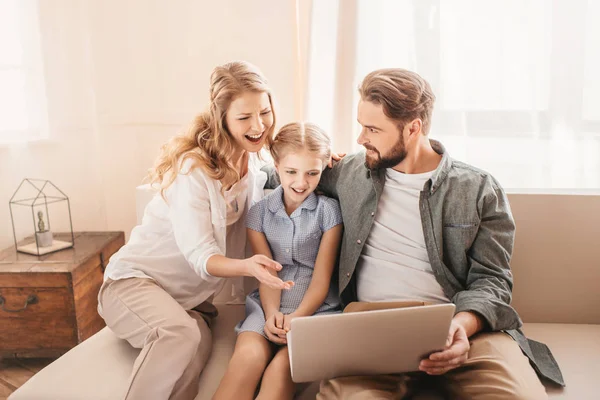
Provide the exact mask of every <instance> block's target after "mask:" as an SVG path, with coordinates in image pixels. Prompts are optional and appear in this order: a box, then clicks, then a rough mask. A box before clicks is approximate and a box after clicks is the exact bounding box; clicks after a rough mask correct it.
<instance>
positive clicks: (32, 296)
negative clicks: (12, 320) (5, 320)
mask: <svg viewBox="0 0 600 400" xmlns="http://www.w3.org/2000/svg"><path fill="white" fill-rule="evenodd" d="M38 301H39V300H38V297H37V296H36V295H35V294H30V295H29V296H27V300H25V305H24V306H23V307H21V308H17V309H14V310H10V309H8V308H6V300H4V297H2V296H0V306H2V310H3V311H6V312H12V313H16V312H20V311H23V310H25V309H26V308H27V306H28V305H30V304H37V303H38Z"/></svg>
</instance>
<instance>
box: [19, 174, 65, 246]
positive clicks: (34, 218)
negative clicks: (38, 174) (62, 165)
mask: <svg viewBox="0 0 600 400" xmlns="http://www.w3.org/2000/svg"><path fill="white" fill-rule="evenodd" d="M9 207H10V219H11V222H12V228H13V236H14V240H15V248H16V250H17V251H19V252H21V253H27V254H33V255H36V256H42V255H45V254H49V253H53V252H55V251H59V250H63V249H68V248H71V247H73V245H74V244H75V236H74V234H73V222H72V219H71V204H70V202H69V198H68V197H67V195H65V194H64V193H63V191H62V190H60V189H59V188H58V187H56V185H54V184H53V183H52V182H50V181H48V180H43V179H23V181H22V182H21V184H20V185H19V187H18V188H17V190H16V191H15V193H14V194H13V196H12V198H11V199H10V202H9Z"/></svg>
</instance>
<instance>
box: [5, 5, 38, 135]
mask: <svg viewBox="0 0 600 400" xmlns="http://www.w3.org/2000/svg"><path fill="white" fill-rule="evenodd" d="M46 135H47V115H46V95H45V87H44V79H43V65H42V57H41V49H40V34H39V22H38V9H37V2H36V1H30V0H26V1H21V0H2V1H0V143H11V142H21V141H27V140H32V139H38V138H43V137H45V136H46Z"/></svg>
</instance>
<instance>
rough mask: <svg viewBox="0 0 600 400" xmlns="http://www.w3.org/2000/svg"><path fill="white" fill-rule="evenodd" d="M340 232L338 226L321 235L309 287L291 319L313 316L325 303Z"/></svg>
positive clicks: (340, 238)
mask: <svg viewBox="0 0 600 400" xmlns="http://www.w3.org/2000/svg"><path fill="white" fill-rule="evenodd" d="M342 230H343V225H342V224H338V225H336V226H334V227H333V228H331V229H329V230H328V231H326V232H325V233H323V237H322V238H321V244H320V245H319V252H318V254H317V260H316V261H315V270H314V272H313V276H312V279H311V281H310V285H309V286H308V290H307V291H306V293H305V294H304V298H303V299H302V302H301V303H300V306H298V308H297V309H296V311H294V312H293V313H292V314H291V315H292V316H293V317H304V316H309V315H313V314H314V313H315V311H317V309H318V308H319V307H320V306H321V304H323V301H325V298H326V297H327V293H329V286H330V283H331V274H332V273H333V269H334V268H335V262H336V259H337V256H338V251H339V247H340V242H341V240H342Z"/></svg>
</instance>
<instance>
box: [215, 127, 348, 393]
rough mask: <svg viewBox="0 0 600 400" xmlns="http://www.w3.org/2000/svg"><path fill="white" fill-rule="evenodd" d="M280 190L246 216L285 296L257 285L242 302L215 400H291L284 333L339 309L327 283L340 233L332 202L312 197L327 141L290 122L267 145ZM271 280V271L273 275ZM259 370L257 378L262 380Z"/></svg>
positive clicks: (325, 159)
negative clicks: (285, 285) (286, 284)
mask: <svg viewBox="0 0 600 400" xmlns="http://www.w3.org/2000/svg"><path fill="white" fill-rule="evenodd" d="M271 154H272V155H273V159H274V160H275V168H276V170H277V173H278V175H279V178H280V181H281V185H280V186H279V187H278V188H277V189H275V190H274V191H273V192H272V193H270V194H269V195H268V196H266V197H265V198H264V199H262V200H261V201H260V202H259V203H257V204H256V205H254V206H253V207H252V208H251V209H250V211H249V213H248V217H247V222H246V224H247V227H248V233H247V235H248V239H249V241H250V244H251V245H252V249H253V251H254V253H255V254H260V255H264V256H267V257H269V258H273V259H274V260H276V261H278V262H279V263H280V264H281V265H283V269H282V270H281V271H279V273H278V275H279V277H280V278H281V279H282V280H283V281H292V282H293V283H294V286H293V287H292V288H291V289H290V290H288V291H282V290H281V289H277V288H272V287H268V286H267V285H264V284H260V286H259V289H258V290H256V291H254V292H252V293H251V294H250V295H249V296H248V297H247V299H246V318H245V319H244V320H243V321H242V322H240V323H239V324H238V326H237V327H236V331H237V332H238V334H239V336H238V340H237V343H236V347H235V351H234V354H233V357H232V359H231V361H230V363H229V367H228V369H227V372H226V373H225V376H224V377H223V380H222V381H221V384H220V386H219V388H218V390H217V393H216V394H215V397H214V398H215V399H252V398H254V394H255V391H256V388H257V386H258V383H259V381H260V380H261V376H262V383H261V385H260V392H259V394H258V398H261V399H262V398H265V399H266V398H268V399H277V400H279V399H291V398H292V397H293V395H294V389H295V388H294V383H293V382H292V378H291V373H290V365H289V358H288V351H287V347H286V346H285V344H286V333H287V332H288V331H289V330H290V323H291V321H292V319H294V318H295V317H300V316H309V315H313V314H321V313H332V312H337V311H338V310H339V299H338V296H337V290H336V289H335V288H334V285H331V284H330V283H331V276H332V273H333V270H334V266H335V263H336V258H337V254H338V248H339V244H340V240H341V236H342V216H341V211H340V207H339V204H338V202H337V201H336V200H334V199H331V198H327V197H325V196H318V195H316V194H314V193H313V191H314V190H315V188H316V187H317V185H318V183H319V179H320V177H321V172H322V171H323V169H324V167H325V166H326V165H327V162H328V160H329V156H330V140H329V138H328V137H327V135H326V134H325V133H324V132H323V130H321V129H320V128H319V127H317V126H316V125H313V124H309V123H304V124H303V123H292V124H288V125H286V126H284V127H283V128H281V130H280V131H279V133H278V134H277V136H276V137H275V139H274V141H273V144H272V145H271ZM272 273H273V274H274V275H275V274H276V273H275V272H272ZM263 372H264V375H263Z"/></svg>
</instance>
